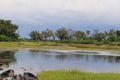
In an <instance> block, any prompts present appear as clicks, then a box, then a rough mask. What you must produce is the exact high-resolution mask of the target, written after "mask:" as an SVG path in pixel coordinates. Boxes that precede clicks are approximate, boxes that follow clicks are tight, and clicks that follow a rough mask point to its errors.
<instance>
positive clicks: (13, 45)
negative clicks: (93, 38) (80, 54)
mask: <svg viewBox="0 0 120 80" xmlns="http://www.w3.org/2000/svg"><path fill="white" fill-rule="evenodd" d="M0 48H1V49H19V48H33V49H59V50H84V49H87V50H110V51H118V52H119V51H120V46H108V45H99V46H97V45H95V44H67V43H55V42H43V41H41V42H0Z"/></svg>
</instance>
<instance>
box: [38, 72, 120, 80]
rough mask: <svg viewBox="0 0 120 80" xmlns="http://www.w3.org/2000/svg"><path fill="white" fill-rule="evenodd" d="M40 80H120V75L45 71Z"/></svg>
mask: <svg viewBox="0 0 120 80" xmlns="http://www.w3.org/2000/svg"><path fill="white" fill-rule="evenodd" d="M37 76H38V78H39V80H120V73H90V72H81V71H77V70H71V71H65V70H60V71H44V72H42V73H39V74H38V75H37Z"/></svg>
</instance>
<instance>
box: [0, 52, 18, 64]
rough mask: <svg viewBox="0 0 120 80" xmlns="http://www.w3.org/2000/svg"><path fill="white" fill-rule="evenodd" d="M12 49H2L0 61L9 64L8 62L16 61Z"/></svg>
mask: <svg viewBox="0 0 120 80" xmlns="http://www.w3.org/2000/svg"><path fill="white" fill-rule="evenodd" d="M14 53H15V52H13V51H3V52H0V63H2V64H4V65H7V66H9V65H10V63H14V62H16V58H15V56H14Z"/></svg>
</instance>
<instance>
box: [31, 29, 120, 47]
mask: <svg viewBox="0 0 120 80" xmlns="http://www.w3.org/2000/svg"><path fill="white" fill-rule="evenodd" d="M29 35H30V37H31V40H33V41H48V40H51V41H57V42H64V43H84V44H97V45H101V44H108V45H120V30H115V29H110V30H108V31H103V32H100V31H99V30H93V31H90V30H86V31H81V30H72V29H66V28H59V29H58V30H56V31H55V32H53V31H52V30H50V29H46V30H44V31H32V32H31V33H30V34H29Z"/></svg>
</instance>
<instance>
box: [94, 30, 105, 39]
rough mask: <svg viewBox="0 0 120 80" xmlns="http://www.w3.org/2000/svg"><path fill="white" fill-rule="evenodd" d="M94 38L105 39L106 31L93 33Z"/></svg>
mask: <svg viewBox="0 0 120 80" xmlns="http://www.w3.org/2000/svg"><path fill="white" fill-rule="evenodd" d="M93 39H95V40H97V41H102V40H104V39H105V34H104V33H101V32H99V33H96V34H94V35H93Z"/></svg>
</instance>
